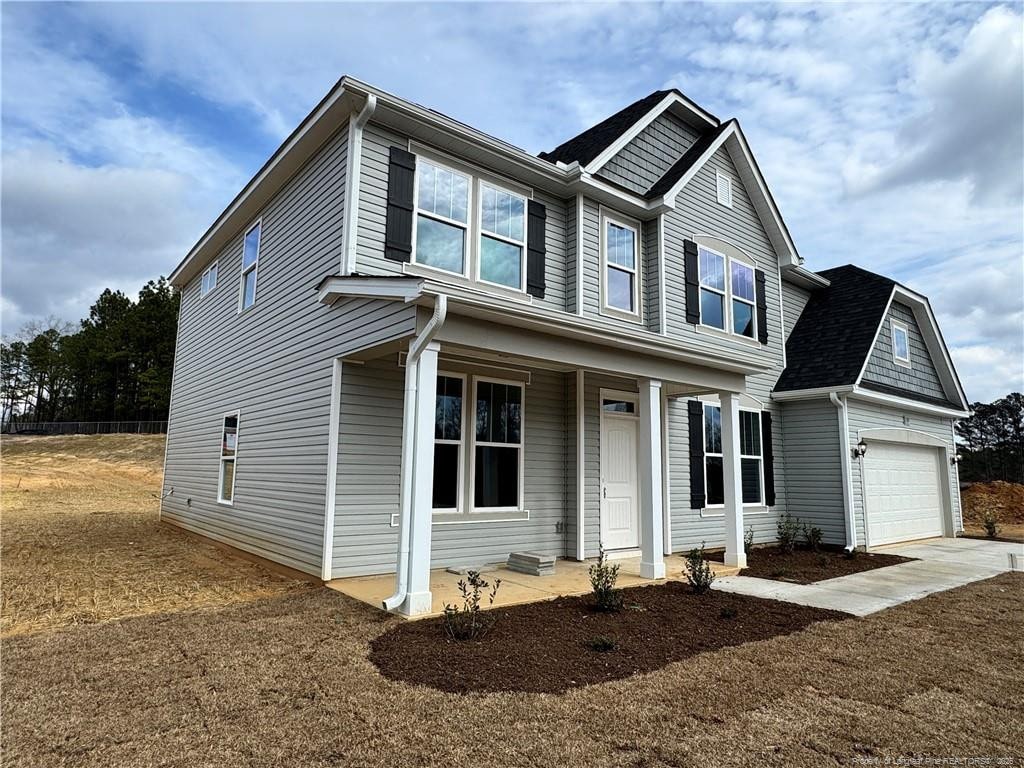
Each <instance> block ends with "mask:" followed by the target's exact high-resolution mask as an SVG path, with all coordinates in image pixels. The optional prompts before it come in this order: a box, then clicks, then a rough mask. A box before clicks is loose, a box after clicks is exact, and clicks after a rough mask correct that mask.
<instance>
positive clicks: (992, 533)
mask: <svg viewBox="0 0 1024 768" xmlns="http://www.w3.org/2000/svg"><path fill="white" fill-rule="evenodd" d="M984 524H985V535H986V536H988V537H989V538H990V539H994V538H995V537H996V536H998V535H999V523H998V522H996V516H995V515H994V514H992V510H989V511H987V512H986V513H985V520H984Z"/></svg>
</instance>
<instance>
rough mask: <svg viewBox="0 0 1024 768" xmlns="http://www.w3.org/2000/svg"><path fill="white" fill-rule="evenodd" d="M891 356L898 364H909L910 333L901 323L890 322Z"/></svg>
mask: <svg viewBox="0 0 1024 768" xmlns="http://www.w3.org/2000/svg"><path fill="white" fill-rule="evenodd" d="M892 356H893V359H894V360H895V361H896V362H897V363H899V364H900V365H904V366H907V367H909V366H910V334H909V332H908V331H907V326H905V325H903V323H897V322H893V323H892Z"/></svg>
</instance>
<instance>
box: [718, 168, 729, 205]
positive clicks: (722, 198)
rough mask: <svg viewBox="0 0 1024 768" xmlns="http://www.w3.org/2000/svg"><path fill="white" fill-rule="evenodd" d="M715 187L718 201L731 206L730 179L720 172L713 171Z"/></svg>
mask: <svg viewBox="0 0 1024 768" xmlns="http://www.w3.org/2000/svg"><path fill="white" fill-rule="evenodd" d="M715 188H716V190H717V192H718V202H719V203H721V204H722V205H724V206H726V207H727V208H732V179H730V178H729V177H728V176H726V175H724V174H722V173H715Z"/></svg>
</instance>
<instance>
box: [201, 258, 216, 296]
mask: <svg viewBox="0 0 1024 768" xmlns="http://www.w3.org/2000/svg"><path fill="white" fill-rule="evenodd" d="M216 287H217V262H216V261H215V262H213V264H211V265H210V266H208V267H207V268H206V271H205V272H203V276H202V278H201V279H200V285H199V295H200V296H205V295H206V294H208V293H209V292H210V291H212V290H213V289H214V288H216Z"/></svg>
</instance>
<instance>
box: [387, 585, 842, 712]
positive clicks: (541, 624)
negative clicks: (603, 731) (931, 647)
mask: <svg viewBox="0 0 1024 768" xmlns="http://www.w3.org/2000/svg"><path fill="white" fill-rule="evenodd" d="M623 595H624V598H625V607H624V608H623V609H622V610H621V611H619V612H617V613H601V612H598V611H596V610H595V609H594V608H593V607H592V598H591V597H590V596H589V595H586V596H583V597H561V598H558V599H556V600H552V601H548V602H540V603H531V604H528V605H520V606H513V607H509V608H497V609H494V610H493V611H492V613H493V614H494V615H496V617H497V622H496V624H495V625H494V626H493V628H492V629H491V631H490V632H489V633H488V634H486V635H485V636H484V637H483V638H482V639H478V640H471V641H455V640H450V639H449V638H448V637H447V636H446V635H445V631H444V626H443V622H444V619H443V618H434V619H425V620H421V621H411V622H406V623H404V624H401V625H399V626H397V627H395V628H394V629H392V630H390V631H388V632H386V633H384V634H383V635H381V636H379V637H377V638H376V639H375V640H373V642H372V643H371V645H370V660H371V661H372V662H373V663H374V664H376V665H377V667H378V668H379V669H380V671H381V673H382V674H383V675H384V676H385V677H388V678H391V679H394V680H402V681H405V682H409V683H414V684H421V685H426V686H430V687H431V688H437V689H439V690H442V691H449V692H452V693H469V692H474V691H476V692H497V691H524V692H530V693H561V692H564V691H566V690H568V689H570V688H576V687H580V686H585V685H593V684H594V683H604V682H607V681H610V680H619V679H622V678H625V677H630V676H632V675H636V674H640V673H644V672H650V671H653V670H656V669H659V668H661V667H664V666H665V665H666V664H670V663H672V662H674V661H680V660H682V659H686V658H688V657H690V656H695V655H696V654H699V653H703V652H704V651H712V650H716V649H718V648H724V647H727V646H733V645H740V644H741V643H748V642H752V641H756V640H765V639H767V638H770V637H776V636H778V635H788V634H790V633H792V632H796V631H798V630H801V629H803V628H804V627H806V626H808V625H809V624H813V623H815V622H818V621H838V620H841V619H847V618H849V616H847V614H845V613H840V612H838V611H827V610H822V609H818V608H810V607H807V606H802V605H794V604H792V603H783V602H779V601H776V600H764V599H761V598H756V597H748V596H746V595H733V594H729V593H725V592H717V591H712V592H709V593H706V594H704V595H699V596H698V595H695V594H693V593H692V592H691V591H690V589H689V587H688V586H686V585H683V584H681V583H679V582H668V583H666V584H660V585H657V586H650V587H633V588H630V589H625V590H623ZM730 615H732V616H733V617H732V618H729V616H730ZM597 638H608V639H609V640H611V641H612V642H613V643H614V644H615V648H614V649H613V650H608V651H597V650H593V649H592V648H591V643H592V642H593V641H594V640H595V639H597Z"/></svg>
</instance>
